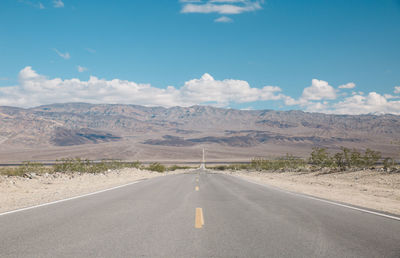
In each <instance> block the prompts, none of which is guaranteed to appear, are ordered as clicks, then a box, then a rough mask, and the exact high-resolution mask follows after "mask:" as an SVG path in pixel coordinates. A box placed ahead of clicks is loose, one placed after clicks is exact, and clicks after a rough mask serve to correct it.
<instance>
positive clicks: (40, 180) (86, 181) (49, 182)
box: [0, 168, 186, 212]
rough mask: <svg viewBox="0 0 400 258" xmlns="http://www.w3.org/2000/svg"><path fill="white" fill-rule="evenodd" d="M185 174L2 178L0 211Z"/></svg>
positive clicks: (138, 172) (133, 172) (140, 172)
mask: <svg viewBox="0 0 400 258" xmlns="http://www.w3.org/2000/svg"><path fill="white" fill-rule="evenodd" d="M183 172H186V170H177V171H173V172H165V173H158V172H151V171H144V170H138V169H135V168H126V169H121V170H114V171H109V172H105V173H99V174H78V173H68V174H66V173H55V174H43V175H40V176H33V177H32V179H29V178H23V177H7V176H2V175H0V212H5V211H11V210H15V209H19V208H23V207H29V206H33V205H37V204H42V203H46V202H51V201H56V200H61V199H65V198H69V197H73V196H78V195H81V194H86V193H91V192H95V191H98V190H103V189H107V188H111V187H114V186H118V185H123V184H127V183H130V182H134V181H137V180H140V179H145V178H152V177H157V176H165V175H171V174H177V173H183Z"/></svg>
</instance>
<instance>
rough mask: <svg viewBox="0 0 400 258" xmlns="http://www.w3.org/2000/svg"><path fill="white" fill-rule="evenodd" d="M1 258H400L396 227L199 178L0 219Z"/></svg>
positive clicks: (268, 191)
mask: <svg viewBox="0 0 400 258" xmlns="http://www.w3.org/2000/svg"><path fill="white" fill-rule="evenodd" d="M0 257H57V258H60V257H400V221H398V220H394V219H390V218H385V217H381V216H377V215H374V214H369V213H364V212H361V211H357V210H352V209H348V208H345V207H340V206H336V205H332V204H329V203H326V202H321V201H318V200H313V199H309V198H307V197H304V196H301V195H294V194H290V193H287V192H284V191H279V190H276V189H275V188H272V187H265V186H261V185H257V184H253V183H251V182H247V181H244V180H241V179H239V178H236V177H232V176H228V175H221V174H214V173H212V172H206V171H204V170H197V171H193V172H192V173H187V174H180V175H171V176H165V177H158V178H153V179H149V180H144V181H141V182H139V183H137V184H133V185H130V186H126V187H122V188H118V189H114V190H111V191H107V192H103V193H99V194H95V195H91V196H86V197H82V198H78V199H74V200H69V201H65V202H60V203H56V204H52V205H48V206H42V207H38V208H34V209H30V210H25V211H20V212H16V213H11V214H6V215H2V216H0Z"/></svg>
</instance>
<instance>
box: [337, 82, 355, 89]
mask: <svg viewBox="0 0 400 258" xmlns="http://www.w3.org/2000/svg"><path fill="white" fill-rule="evenodd" d="M354 87H356V84H355V83H354V82H349V83H346V84H342V85H340V86H339V89H353V88H354Z"/></svg>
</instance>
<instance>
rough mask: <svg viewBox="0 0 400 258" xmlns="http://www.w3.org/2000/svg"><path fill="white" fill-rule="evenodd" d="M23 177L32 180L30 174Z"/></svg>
mask: <svg viewBox="0 0 400 258" xmlns="http://www.w3.org/2000/svg"><path fill="white" fill-rule="evenodd" d="M23 177H25V178H29V179H32V176H31V175H30V174H24V175H23Z"/></svg>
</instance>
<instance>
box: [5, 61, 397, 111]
mask: <svg viewBox="0 0 400 258" xmlns="http://www.w3.org/2000/svg"><path fill="white" fill-rule="evenodd" d="M82 68H83V67H82ZM78 69H79V66H78ZM18 81H19V82H18V84H17V85H15V86H8V87H0V106H19V107H32V106H38V105H43V104H52V103H65V102H87V103H94V104H96V103H97V104H99V103H115V104H118V103H120V104H137V105H145V106H164V107H171V106H192V105H197V104H205V105H214V106H219V107H229V106H231V105H232V104H235V103H236V104H238V103H241V104H243V103H249V106H251V103H254V102H257V101H279V102H281V103H284V104H285V105H286V106H297V107H299V108H301V109H302V110H305V111H309V112H322V113H335V114H368V113H374V114H381V113H392V114H397V115H400V100H399V96H398V95H394V96H393V95H390V94H379V93H377V92H369V93H365V94H363V93H361V92H353V93H352V94H353V95H350V96H340V95H339V96H338V95H336V90H335V89H334V88H333V87H332V86H330V85H329V83H328V82H326V81H323V80H317V79H313V80H312V83H311V85H310V86H309V87H306V88H305V89H304V90H303V94H302V95H301V96H300V97H299V98H293V97H291V96H287V95H285V94H283V92H282V89H281V88H280V87H277V86H264V87H262V88H255V87H251V86H250V85H249V83H248V82H247V81H244V80H235V79H224V80H217V79H215V78H214V77H212V76H211V75H210V74H208V73H205V74H203V76H201V77H200V78H196V79H191V80H188V81H186V82H185V83H184V84H183V85H181V86H180V87H175V86H168V87H166V88H157V87H154V86H152V85H150V84H145V83H136V82H133V81H127V80H120V79H113V80H106V79H100V78H98V77H95V76H90V78H89V79H88V80H80V79H76V78H72V79H61V78H48V77H47V76H44V75H41V74H39V73H37V72H36V71H35V70H33V69H32V67H31V66H27V67H25V68H23V69H22V70H21V71H20V72H19V75H18ZM396 87H399V86H396ZM396 90H400V88H395V91H396Z"/></svg>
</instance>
